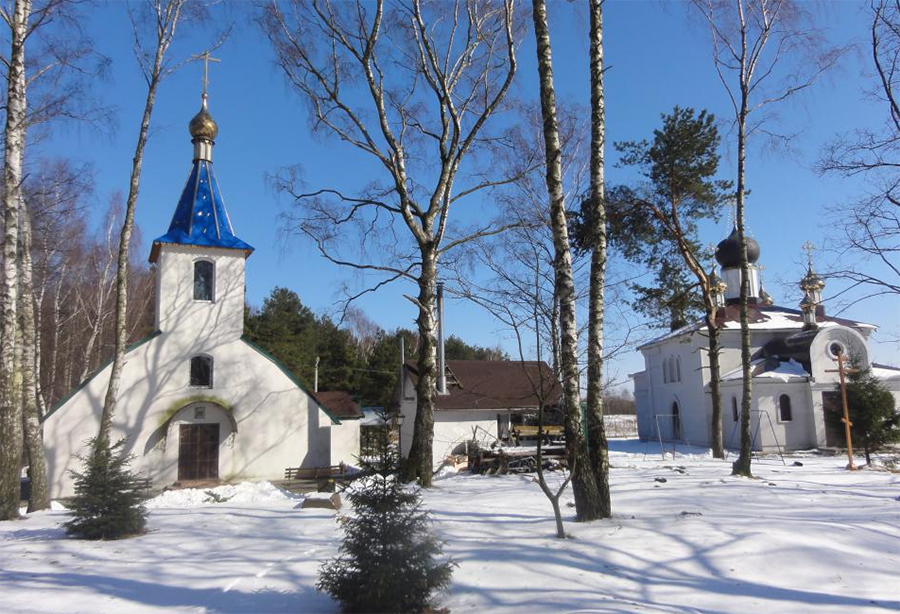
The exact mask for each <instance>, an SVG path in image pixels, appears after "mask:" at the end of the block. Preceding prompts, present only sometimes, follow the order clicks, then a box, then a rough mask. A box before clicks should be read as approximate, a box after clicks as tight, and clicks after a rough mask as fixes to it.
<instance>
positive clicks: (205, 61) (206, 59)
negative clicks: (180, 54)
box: [191, 51, 222, 100]
mask: <svg viewBox="0 0 900 614" xmlns="http://www.w3.org/2000/svg"><path fill="white" fill-rule="evenodd" d="M191 59H192V60H203V94H202V96H203V99H204V100H206V90H207V88H208V87H209V63H210V62H221V61H222V60H220V59H219V58H214V57H212V56H211V55H210V54H209V51H204V52H203V53H198V54H197V55H192V56H191Z"/></svg>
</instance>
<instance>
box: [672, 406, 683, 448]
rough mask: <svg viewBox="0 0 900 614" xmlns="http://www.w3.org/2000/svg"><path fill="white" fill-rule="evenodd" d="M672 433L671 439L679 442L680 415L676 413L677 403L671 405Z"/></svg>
mask: <svg viewBox="0 0 900 614" xmlns="http://www.w3.org/2000/svg"><path fill="white" fill-rule="evenodd" d="M672 433H673V437H672V438H673V439H675V440H676V441H681V414H680V413H679V412H678V401H674V402H673V403H672Z"/></svg>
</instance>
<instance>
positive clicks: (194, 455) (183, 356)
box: [44, 94, 361, 497]
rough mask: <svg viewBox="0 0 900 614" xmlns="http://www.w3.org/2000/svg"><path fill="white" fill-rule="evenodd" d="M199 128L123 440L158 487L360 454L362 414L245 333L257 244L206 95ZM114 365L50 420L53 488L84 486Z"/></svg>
mask: <svg viewBox="0 0 900 614" xmlns="http://www.w3.org/2000/svg"><path fill="white" fill-rule="evenodd" d="M190 134H191V137H192V142H193V145H194V156H193V164H192V167H191V172H190V175H189V176H188V180H187V183H186V185H185V187H184V190H183V192H182V195H181V198H180V200H179V201H178V205H177V207H176V209H175V214H174V216H173V217H172V222H171V225H170V226H169V230H168V232H167V233H166V234H164V235H162V236H161V237H159V238H157V239H156V240H155V241H154V242H153V246H152V249H151V252H150V262H152V263H154V264H155V265H156V280H157V287H156V321H155V322H156V330H155V332H154V333H153V334H151V335H150V336H148V337H147V338H145V339H143V340H142V341H140V342H138V343H136V344H134V345H133V346H131V347H130V348H129V350H128V353H127V354H126V356H125V367H124V370H123V372H122V379H121V383H120V387H119V399H118V403H117V406H116V412H115V416H114V421H113V432H112V441H117V440H119V439H122V438H124V439H125V440H126V441H127V444H126V446H127V447H126V449H127V451H128V452H129V453H131V454H134V455H135V460H134V461H133V463H132V466H131V467H132V470H134V471H135V472H136V473H139V474H140V475H141V477H145V478H148V479H150V480H151V483H152V485H153V487H154V488H161V487H164V486H167V485H170V484H173V483H175V482H179V483H191V482H193V481H223V482H229V481H235V480H253V479H280V478H282V477H283V476H284V471H285V469H286V468H288V467H325V466H330V465H336V464H338V463H340V462H345V463H348V464H352V463H354V462H355V458H356V456H357V455H358V454H359V419H358V418H360V417H361V415H357V414H356V413H355V412H350V413H349V414H348V413H347V412H342V411H341V410H340V409H338V411H332V410H331V409H329V408H328V407H326V405H325V404H323V403H322V401H321V400H320V399H318V398H317V397H316V395H315V394H314V393H312V392H310V391H308V390H307V389H305V388H304V387H303V385H302V384H301V383H300V382H299V381H298V380H297V378H296V377H295V376H294V375H293V374H291V373H290V372H288V371H287V370H286V369H285V368H284V367H283V366H282V365H281V364H279V363H278V361H277V360H275V359H274V358H273V357H272V356H269V355H268V354H266V353H265V352H264V351H263V350H261V349H260V348H258V347H256V346H255V345H253V344H252V343H250V342H249V341H248V340H246V339H244V338H243V337H242V335H243V328H244V267H245V262H246V259H247V258H248V257H249V256H250V254H251V253H252V252H253V248H252V247H251V246H250V245H248V244H247V243H245V242H244V241H242V240H241V239H239V238H238V237H237V236H236V235H235V233H234V229H233V228H232V225H231V220H230V219H229V217H228V212H227V211H226V209H225V201H224V200H223V198H222V193H221V191H220V190H219V185H218V182H217V180H216V176H215V174H214V172H213V164H212V149H213V144H214V139H215V138H216V137H217V135H218V127H217V125H216V122H215V121H214V120H213V118H212V117H211V116H210V114H209V112H208V110H207V101H206V94H204V95H203V106H202V108H201V110H200V112H199V113H198V114H197V115H196V116H195V117H194V118H193V119H192V120H191V122H190ZM110 371H111V365H110V364H107V365H106V366H104V367H102V368H101V369H100V370H99V371H97V372H96V373H94V374H93V375H92V376H90V377H89V378H88V379H87V380H86V381H85V382H83V383H82V384H81V385H80V386H79V387H78V388H77V389H76V390H75V391H73V392H72V393H71V394H70V395H69V396H68V397H67V398H66V399H64V400H62V401H61V402H60V403H59V404H58V405H57V406H56V407H55V408H54V409H53V410H52V411H51V412H49V413H48V415H47V417H46V419H45V422H44V441H45V444H46V448H47V462H48V470H49V478H50V490H51V493H50V494H51V496H53V497H64V496H68V495H71V494H73V481H72V477H71V476H70V474H69V471H70V470H72V469H76V470H78V469H80V468H81V462H80V461H79V460H78V458H77V454H79V453H84V452H85V450H86V446H85V444H86V442H87V441H88V440H89V439H90V438H91V437H94V436H96V434H97V429H98V426H99V418H100V414H101V410H102V407H103V399H104V396H105V394H106V389H107V384H108V382H109V376H110ZM342 413H343V414H345V415H341V414H342ZM351 414H352V415H351Z"/></svg>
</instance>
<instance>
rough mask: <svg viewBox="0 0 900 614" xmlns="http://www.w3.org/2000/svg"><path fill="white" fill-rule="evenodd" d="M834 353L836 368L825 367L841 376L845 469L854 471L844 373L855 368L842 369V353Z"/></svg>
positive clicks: (838, 351)
mask: <svg viewBox="0 0 900 614" xmlns="http://www.w3.org/2000/svg"><path fill="white" fill-rule="evenodd" d="M835 354H837V358H835V359H834V360H836V361H837V363H838V368H837V369H827V370H826V373H838V374H839V375H840V378H841V402H842V403H843V405H844V417H843V418H841V422H843V423H844V433H845V435H846V438H847V461H848V462H847V469H849V470H850V471H856V470H857V466H856V465H855V464H854V463H853V439H852V438H851V436H850V427H851V426H853V423H852V422H850V409H849V407H848V405H847V383H846V381H845V378H844V374H845V373H852V372H854V371H856V369H844V354H843V353H842V352H841V351H840V350H839V349H838V350H837V351H836V352H835Z"/></svg>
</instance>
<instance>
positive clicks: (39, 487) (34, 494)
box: [19, 202, 50, 512]
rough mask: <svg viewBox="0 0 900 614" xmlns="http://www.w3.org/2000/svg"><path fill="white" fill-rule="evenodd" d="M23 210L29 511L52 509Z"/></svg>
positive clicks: (21, 264) (28, 224)
mask: <svg viewBox="0 0 900 614" xmlns="http://www.w3.org/2000/svg"><path fill="white" fill-rule="evenodd" d="M21 207H22V209H21V211H20V218H21V222H22V224H21V231H20V245H21V254H20V260H19V281H20V289H21V299H22V300H21V303H20V308H21V314H20V316H21V317H20V318H19V319H20V321H21V323H22V337H21V340H20V343H21V346H22V366H21V370H22V412H23V426H24V430H25V450H26V451H27V453H28V477H29V478H30V480H31V497H30V498H29V499H28V512H36V511H38V510H45V509H49V508H50V495H49V492H48V484H47V458H46V456H45V454H44V441H43V436H42V433H41V416H40V409H39V406H38V385H37V350H36V348H37V337H36V335H35V309H34V304H35V301H34V287H33V284H32V264H31V220H30V218H29V215H28V211H27V209H26V207H25V203H24V202H23V203H22V205H21Z"/></svg>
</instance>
